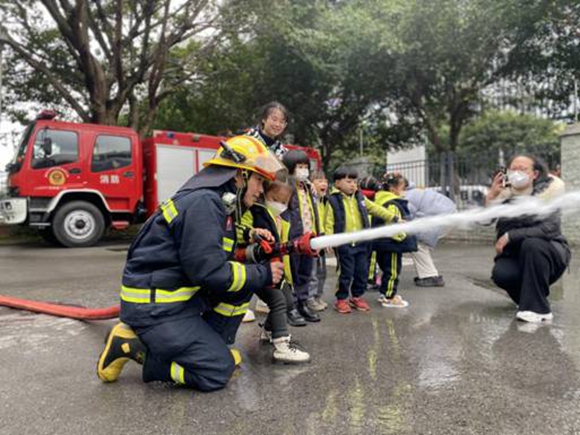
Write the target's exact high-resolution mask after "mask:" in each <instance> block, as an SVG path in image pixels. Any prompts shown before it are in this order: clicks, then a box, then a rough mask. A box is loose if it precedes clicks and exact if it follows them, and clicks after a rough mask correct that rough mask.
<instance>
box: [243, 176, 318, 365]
mask: <svg viewBox="0 0 580 435" xmlns="http://www.w3.org/2000/svg"><path fill="white" fill-rule="evenodd" d="M264 188H265V201H264V204H255V205H254V206H252V207H251V208H250V209H249V210H247V211H246V213H245V214H244V216H243V218H242V224H243V225H244V226H245V227H251V228H261V229H266V230H268V231H269V232H270V233H271V234H272V237H273V238H274V240H275V241H276V242H287V241H288V240H289V237H290V222H289V219H288V212H287V204H288V201H289V199H290V196H291V195H292V188H291V187H290V185H288V184H287V183H286V182H284V181H274V182H267V183H265V186H264ZM243 242H244V243H246V242H245V241H243ZM282 261H283V262H284V280H283V281H282V282H281V283H280V284H279V285H277V286H276V287H274V288H263V289H260V290H259V291H256V294H257V295H258V297H259V298H260V299H262V300H263V301H264V302H266V304H267V305H268V308H269V309H270V312H269V313H268V317H267V318H266V322H265V323H264V328H263V330H262V333H261V339H262V340H263V341H270V342H271V343H272V344H273V346H274V353H273V358H274V360H275V361H278V362H284V363H303V362H308V361H309V360H310V355H309V354H308V353H307V352H304V351H302V350H300V349H298V348H297V347H296V346H294V345H293V344H292V342H291V341H290V333H289V331H288V321H287V316H288V314H287V313H288V312H289V311H291V310H293V309H294V300H293V296H292V281H293V280H292V270H291V268H290V258H289V256H288V255H285V256H284V257H283V258H282ZM294 310H295V309H294Z"/></svg>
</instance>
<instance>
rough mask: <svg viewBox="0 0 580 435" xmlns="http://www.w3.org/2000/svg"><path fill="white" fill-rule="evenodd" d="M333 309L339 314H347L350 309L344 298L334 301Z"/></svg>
mask: <svg viewBox="0 0 580 435" xmlns="http://www.w3.org/2000/svg"><path fill="white" fill-rule="evenodd" d="M334 309H335V310H336V311H338V312H339V313H341V314H348V313H350V312H351V311H352V309H351V308H350V305H349V304H348V302H347V301H346V299H337V300H336V302H335V303H334Z"/></svg>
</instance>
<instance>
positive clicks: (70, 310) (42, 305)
mask: <svg viewBox="0 0 580 435" xmlns="http://www.w3.org/2000/svg"><path fill="white" fill-rule="evenodd" d="M0 306H3V307H9V308H15V309H18V310H25V311H32V312H33V313H41V314H49V315H51V316H57V317H67V318H69V319H77V320H106V319H115V318H117V317H119V305H115V306H112V307H108V308H85V307H76V306H72V305H63V304H57V303H51V302H39V301H31V300H28V299H20V298H14V297H12V296H0Z"/></svg>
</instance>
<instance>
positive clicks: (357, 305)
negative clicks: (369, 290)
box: [348, 297, 371, 311]
mask: <svg viewBox="0 0 580 435" xmlns="http://www.w3.org/2000/svg"><path fill="white" fill-rule="evenodd" d="M348 303H349V304H350V306H351V307H353V308H354V309H355V310H359V311H370V310H371V307H369V304H368V303H367V301H365V300H364V299H363V298H362V297H358V298H350V299H349V300H348Z"/></svg>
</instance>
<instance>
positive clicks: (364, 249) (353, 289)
mask: <svg viewBox="0 0 580 435" xmlns="http://www.w3.org/2000/svg"><path fill="white" fill-rule="evenodd" d="M336 253H337V256H338V267H339V269H338V270H339V275H338V290H337V291H336V299H346V298H348V295H349V293H350V294H352V296H353V297H355V298H356V297H360V296H362V295H363V294H364V292H365V290H366V287H367V277H368V274H369V246H368V244H366V243H361V244H358V245H355V246H351V245H344V246H339V247H338V248H337V249H336Z"/></svg>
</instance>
